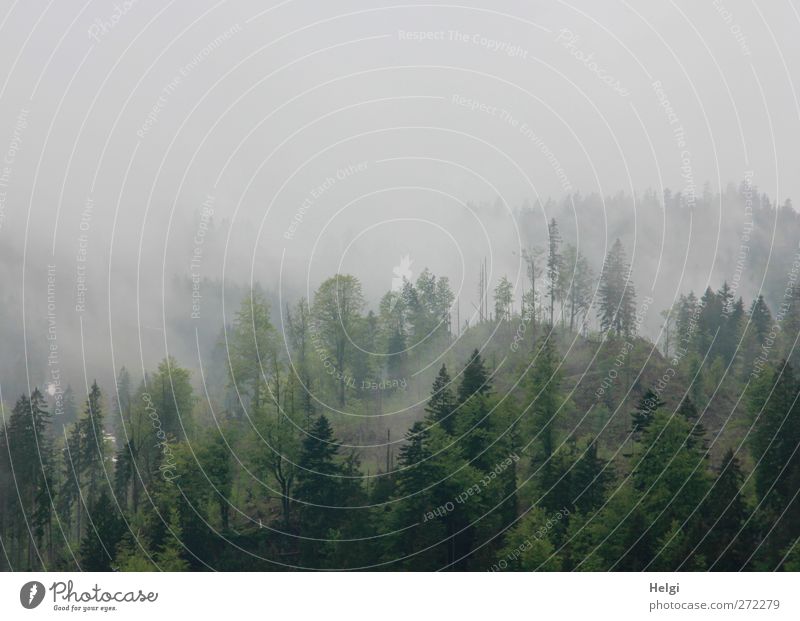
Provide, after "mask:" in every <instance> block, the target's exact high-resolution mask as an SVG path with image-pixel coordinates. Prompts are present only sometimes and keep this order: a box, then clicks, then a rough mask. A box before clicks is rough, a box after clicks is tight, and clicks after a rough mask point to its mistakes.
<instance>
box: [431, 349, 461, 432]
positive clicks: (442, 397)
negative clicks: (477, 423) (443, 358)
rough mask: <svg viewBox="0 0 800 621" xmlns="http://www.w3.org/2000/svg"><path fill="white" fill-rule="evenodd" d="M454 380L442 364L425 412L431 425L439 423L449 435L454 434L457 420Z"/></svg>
mask: <svg viewBox="0 0 800 621" xmlns="http://www.w3.org/2000/svg"><path fill="white" fill-rule="evenodd" d="M451 383H452V380H451V379H450V375H449V374H448V372H447V367H446V366H445V365H444V364H442V367H441V368H440V369H439V373H438V374H437V375H436V379H435V380H434V381H433V386H432V387H431V397H430V399H429V400H428V405H427V407H426V408H425V411H426V412H427V414H428V418H429V419H430V421H431V423H439V424H440V425H441V426H442V429H444V430H445V431H446V432H447V433H450V434H452V433H453V428H454V425H455V418H456V405H457V404H456V399H455V397H454V396H453V391H452V388H451Z"/></svg>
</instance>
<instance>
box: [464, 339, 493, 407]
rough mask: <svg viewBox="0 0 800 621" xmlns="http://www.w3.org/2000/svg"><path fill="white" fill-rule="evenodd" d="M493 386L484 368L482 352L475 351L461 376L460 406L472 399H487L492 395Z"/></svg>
mask: <svg viewBox="0 0 800 621" xmlns="http://www.w3.org/2000/svg"><path fill="white" fill-rule="evenodd" d="M491 390H492V385H491V381H490V380H489V374H488V372H487V371H486V368H485V367H484V366H483V360H482V359H481V355H480V352H478V350H477V349H476V350H474V351H473V352H472V355H471V356H470V358H469V362H467V365H466V366H465V367H464V372H463V373H462V374H461V384H460V385H459V387H458V404H459V405H460V404H462V403H464V402H466V401H467V399H469V398H470V397H473V396H481V397H485V396H487V395H489V394H490V393H491Z"/></svg>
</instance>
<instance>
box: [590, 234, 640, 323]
mask: <svg viewBox="0 0 800 621" xmlns="http://www.w3.org/2000/svg"><path fill="white" fill-rule="evenodd" d="M630 271H631V270H630V266H629V265H628V262H627V259H626V258H625V250H624V249H623V247H622V242H620V240H619V239H617V240H616V241H615V242H614V245H613V246H611V250H610V251H609V253H608V256H607V257H606V260H605V263H604V264H603V272H602V274H601V275H600V290H599V298H600V304H599V307H598V316H599V319H600V328H601V330H603V331H608V330H612V331H614V332H615V333H616V334H618V335H624V336H626V337H627V336H630V335H632V334H633V333H634V332H635V328H636V292H635V290H634V286H633V282H632V281H631V277H630V276H631V274H630Z"/></svg>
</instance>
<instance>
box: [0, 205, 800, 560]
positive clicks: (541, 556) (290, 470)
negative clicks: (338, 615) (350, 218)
mask: <svg viewBox="0 0 800 621" xmlns="http://www.w3.org/2000/svg"><path fill="white" fill-rule="evenodd" d="M731 191H732V192H735V190H731ZM668 199H669V200H672V201H677V203H676V204H675V205H674V209H688V208H687V207H686V206H685V205H683V206H682V205H681V204H680V197H678V198H677V199H676V198H674V197H671V196H670V197H668ZM653 200H655V199H653ZM589 203H590V201H588V202H586V203H581V205H582V207H581V208H583V209H588V208H589V207H588V205H589ZM565 205H566V203H565ZM709 205H710V203H709ZM709 209H710V206H709ZM755 211H756V216H757V219H758V218H760V220H759V223H758V224H757V226H756V229H755V230H756V233H754V234H753V236H752V237H753V239H752V241H751V242H749V245H748V248H750V249H751V250H750V251H749V252H750V253H751V254H750V257H749V258H748V261H751V262H753V263H755V264H759V262H762V263H763V265H762V273H768V278H767V279H766V281H767V286H766V287H765V288H764V294H763V295H762V294H756V295H754V296H753V297H744V296H743V292H745V291H750V290H752V287H750V285H749V284H748V286H747V287H745V286H744V285H742V286H741V287H740V284H741V283H742V282H744V281H742V280H741V274H739V275H738V276H737V275H736V274H732V278H735V282H733V280H731V281H726V279H720V280H719V282H715V283H713V285H712V286H708V287H707V288H705V290H698V291H690V290H683V291H681V292H680V293H679V294H678V295H677V296H672V297H670V296H668V295H665V294H664V293H663V292H661V291H659V292H654V291H653V290H652V288H651V286H650V283H649V282H648V283H647V284H640V282H641V279H640V278H638V277H637V270H636V269H631V260H630V257H629V256H628V252H627V251H626V245H627V240H626V239H625V237H624V236H623V240H620V239H616V241H614V242H613V244H611V246H610V248H607V252H606V253H605V257H604V258H603V257H602V254H601V255H600V258H599V259H598V257H597V256H596V255H597V252H596V249H595V251H592V250H589V251H587V252H586V253H585V252H584V251H583V250H580V251H579V249H578V248H579V247H580V245H579V244H578V243H577V239H578V238H579V235H578V234H577V233H576V232H575V231H569V232H564V231H562V230H561V229H562V222H567V221H568V220H565V219H563V218H560V219H558V220H557V219H555V218H553V219H551V220H550V221H549V223H548V226H547V227H546V230H544V229H542V230H539V232H538V234H537V235H534V234H531V235H530V237H531V239H530V246H529V250H528V251H526V252H525V253H524V256H523V257H522V260H523V262H524V266H525V274H526V279H525V281H524V282H521V283H516V282H512V281H511V280H509V279H508V278H506V277H505V276H503V275H500V276H499V277H492V278H490V277H488V276H487V273H486V271H485V269H484V268H481V270H480V272H479V273H478V274H474V275H473V280H472V282H470V283H468V286H469V287H471V288H474V287H476V286H477V288H478V294H477V296H476V299H477V300H478V303H477V304H476V305H475V307H474V308H471V309H470V311H469V312H467V311H466V310H465V308H464V307H459V306H458V303H457V298H458V296H457V292H455V291H454V287H453V285H452V283H451V282H450V280H449V279H448V277H447V275H439V274H433V273H431V272H430V271H429V270H423V271H421V272H420V273H419V274H417V275H416V277H414V278H408V277H404V275H403V274H400V275H399V276H398V278H397V286H393V287H392V290H391V291H389V292H387V293H386V294H385V295H384V296H383V298H382V299H381V300H380V303H379V304H378V305H377V306H374V305H373V306H374V307H371V306H370V304H368V303H367V301H366V299H365V295H364V291H363V287H362V283H361V282H360V280H359V277H358V274H331V275H330V277H329V278H328V279H327V280H325V281H324V282H322V283H321V284H320V285H319V286H318V287H317V288H316V290H315V291H314V292H313V295H312V296H311V298H310V299H303V298H300V297H298V298H297V299H294V300H290V301H289V302H286V301H285V300H284V304H285V306H283V307H280V306H276V304H275V302H274V297H273V296H272V295H271V294H270V293H269V292H268V291H266V290H264V289H262V288H261V287H259V286H256V287H254V288H253V289H252V290H251V291H250V292H249V293H247V294H246V295H245V296H244V297H243V299H241V300H240V305H239V308H238V311H237V312H236V313H235V316H234V317H233V319H232V320H231V322H230V324H229V325H226V326H225V328H224V329H223V330H222V331H221V332H220V334H219V337H218V339H217V341H216V343H215V344H214V349H213V352H212V354H211V355H210V356H208V357H207V358H206V360H207V365H205V366H203V367H202V368H199V369H191V370H190V369H189V368H188V367H187V366H186V363H185V362H183V361H181V360H178V359H176V358H174V357H167V358H166V359H164V360H163V361H162V363H161V364H160V365H159V366H158V367H157V368H154V369H151V370H149V371H148V372H147V373H145V374H144V376H143V377H142V376H141V374H139V375H138V376H137V374H136V373H135V372H133V371H132V370H129V369H125V368H122V369H121V370H120V371H119V373H118V377H117V380H116V382H115V383H113V384H111V385H101V386H98V384H97V383H93V384H92V385H90V386H85V387H80V388H78V387H77V386H72V387H71V388H67V389H66V390H63V391H62V390H61V389H60V388H59V389H58V390H53V386H52V385H49V384H48V383H46V382H45V383H43V384H42V385H41V386H39V387H32V392H31V393H30V394H25V395H22V396H19V397H18V398H17V399H16V400H14V399H12V397H13V395H8V394H3V395H2V396H3V398H4V399H5V402H4V405H3V412H2V415H3V422H4V425H3V429H2V435H0V541H2V551H3V553H2V555H0V565H1V566H2V567H3V569H5V570H12V569H13V570H56V569H63V570H75V569H79V568H80V569H83V570H95V571H109V570H119V571H134V570H158V569H161V570H174V571H182V570H197V571H202V570H211V569H213V570H229V571H231V570H233V571H236V570H279V569H290V568H298V569H353V570H355V569H364V568H372V569H389V570H400V569H403V570H470V571H487V570H492V571H514V570H523V571H530V570H580V571H584V570H588V571H597V570H619V571H634V570H635V571H638V570H687V571H699V570H715V571H736V570H740V569H754V570H773V569H793V570H800V546H797V545H795V544H796V542H797V541H798V538H800V501H798V498H797V495H798V490H800V454H798V447H799V446H800V405H799V404H798V403H797V397H798V395H800V377H799V376H798V375H799V374H800V371H796V370H795V369H797V368H798V367H800V363H799V362H798V358H799V356H798V353H797V338H798V335H800V288H799V287H800V285H799V284H798V273H800V261H798V260H796V259H793V258H792V257H793V254H794V253H795V252H796V247H797V244H796V241H792V240H797V239H798V238H800V226H798V224H797V217H796V214H795V213H794V211H793V210H792V209H791V206H790V205H786V206H784V207H783V208H780V209H779V210H776V209H775V208H773V207H772V206H770V205H769V202H768V201H765V199H763V200H762V199H759V204H758V206H757V208H756V210H755ZM531 217H532V216H531ZM710 217H712V216H709V215H708V213H706V215H704V216H702V217H699V218H698V219H702V218H706V219H708V218H710ZM777 218H780V219H781V222H782V224H781V225H780V227H779V228H780V239H776V238H775V235H773V236H772V237H771V238H770V237H764V236H765V235H767V233H768V232H769V230H770V228H771V227H772V231H773V232H774V231H775V230H777V228H778V226H777V224H776V223H777ZM578 220H579V221H581V222H586V221H589V220H590V218H585V217H581V218H579V219H578ZM522 221H523V223H524V221H525V219H524V217H523V219H522ZM529 228H530V227H529ZM748 235H749V234H748ZM759 236H760V238H761V239H762V241H758V238H759ZM565 239H570V240H571V242H572V243H570V242H567V241H564V240H565ZM612 239H613V238H612ZM737 239H739V238H737ZM537 240H543V241H542V242H541V243H540V242H539V241H537ZM764 244H769V245H770V246H771V247H772V248H773V249H774V252H775V256H777V257H778V260H777V265H778V266H779V267H778V268H776V267H775V263H773V262H774V261H775V258H774V257H773V262H769V263H768V264H767V262H766V259H765V256H764V254H763V252H765V250H764V248H763V247H762V246H763V245H764ZM648 260H649V259H648ZM729 265H731V266H732V268H731V269H732V270H733V269H734V268H735V262H734V263H729ZM767 265H768V267H767ZM784 268H785V269H784ZM401 271H402V270H401ZM751 284H752V283H751ZM665 297H666V298H668V299H673V298H674V303H673V304H671V305H670V304H667V305H666V306H665V305H663V304H661V301H662V300H664V299H665ZM645 325H650V326H653V325H655V326H657V329H655V330H653V329H650V330H646V329H645V328H644V326H645ZM191 338H193V336H192V337H191ZM188 346H194V343H189V344H188V345H187V347H188ZM104 371H105V370H104ZM99 372H100V370H98V373H99ZM88 373H89V375H90V376H91V375H92V369H91V368H89V369H88ZM48 389H50V390H48Z"/></svg>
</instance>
